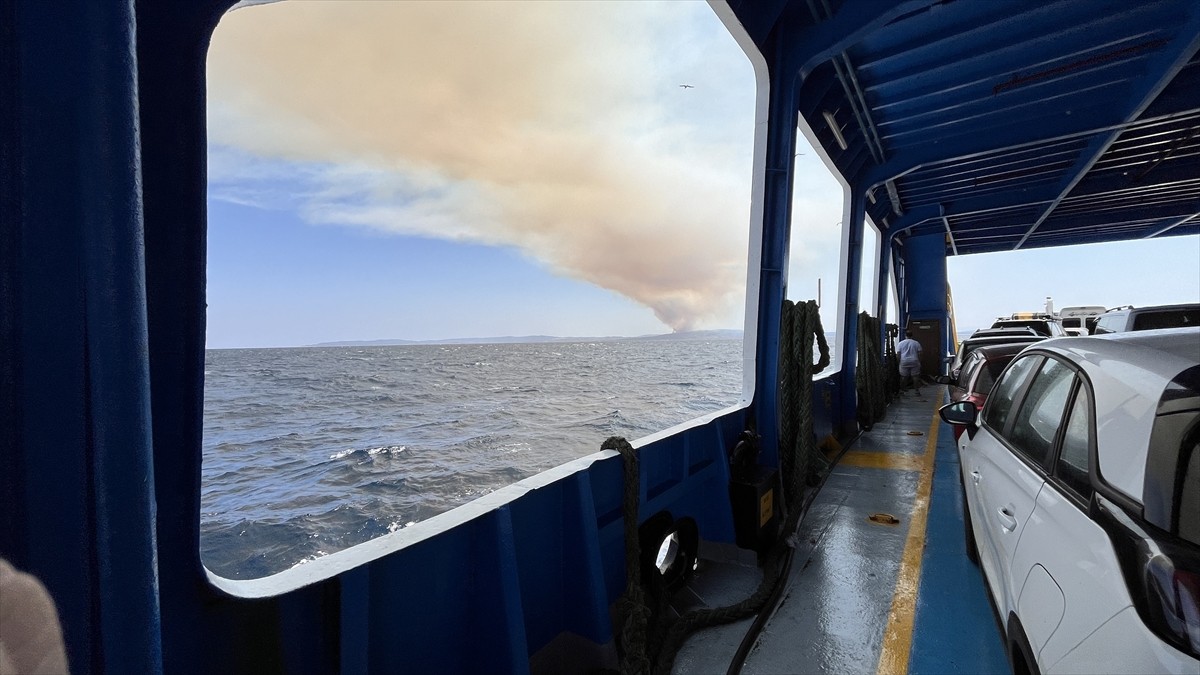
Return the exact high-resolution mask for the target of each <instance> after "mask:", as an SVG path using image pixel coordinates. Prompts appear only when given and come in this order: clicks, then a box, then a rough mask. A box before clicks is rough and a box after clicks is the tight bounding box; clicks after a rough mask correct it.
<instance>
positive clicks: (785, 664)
mask: <svg viewBox="0 0 1200 675" xmlns="http://www.w3.org/2000/svg"><path fill="white" fill-rule="evenodd" d="M943 391H944V389H943V388H942V387H940V386H937V385H926V386H925V387H923V389H922V395H921V396H917V395H916V394H915V393H911V392H910V393H907V394H904V395H902V396H901V397H900V398H899V399H898V400H896V401H894V402H893V403H892V404H891V405H890V406H889V408H888V412H887V416H886V417H885V418H884V420H882V421H880V422H878V423H876V424H875V425H874V427H873V428H872V429H871V430H870V431H865V432H863V433H862V434H861V435H860V436H859V437H858V438H857V439H856V440H855V441H854V443H852V444H851V445H849V446H848V447H847V448H846V449H845V451H844V452H843V453H841V455H840V458H839V459H838V460H837V462H836V464H834V465H833V466H832V468H831V469H830V471H829V474H828V475H827V477H826V478H825V480H824V483H823V485H822V486H821V488H820V489H819V491H818V492H817V494H816V497H815V499H813V501H812V503H811V504H810V505H809V507H808V511H807V514H806V515H805V517H804V520H803V522H802V523H801V527H800V531H799V533H798V535H797V539H798V541H799V544H798V546H797V552H796V558H795V560H794V562H793V565H792V568H791V574H790V576H789V577H788V579H787V580H786V582H784V590H783V593H782V599H781V600H780V602H779V603H778V605H777V606H776V607H775V609H774V611H773V613H772V614H771V615H770V618H769V620H768V621H767V622H766V624H765V626H763V627H762V628H761V630H760V631H757V632H753V633H751V630H752V626H753V624H754V623H755V620H754V619H753V618H751V619H744V620H741V621H737V622H734V623H730V624H727V625H724V626H716V627H712V628H706V629H702V630H700V631H698V632H697V633H695V634H693V635H692V636H691V638H690V639H689V640H688V642H687V643H686V644H685V645H684V647H683V648H682V649H681V650H680V652H679V655H678V657H677V658H676V661H675V664H674V669H673V672H676V673H709V672H725V671H726V666H728V667H729V672H738V671H737V670H735V668H740V671H741V672H743V673H755V674H758V673H761V674H770V673H881V674H883V673H903V672H909V673H914V674H919V673H981V674H982V673H1007V672H1010V670H1009V663H1008V659H1007V657H1006V654H1005V648H1004V641H1003V638H1002V635H1001V632H1000V628H999V624H998V623H997V620H996V618H995V612H994V610H993V608H992V605H991V602H990V601H989V599H988V597H987V591H986V589H985V587H984V583H983V578H982V576H981V574H980V570H979V568H978V567H977V566H976V565H975V564H974V563H972V562H970V561H969V560H968V558H967V555H966V551H965V548H964V541H965V540H964V538H963V512H962V492H961V491H962V488H961V484H960V482H959V465H958V450H957V448H956V447H955V444H954V435H953V433H952V431H951V429H950V427H949V426H948V425H946V424H945V423H944V422H942V421H940V420H939V419H938V417H937V408H938V406H939V405H940V404H941V403H942V399H943V393H942V392H943ZM881 515H882V516H892V517H893V518H894V519H895V521H896V522H891V520H890V519H886V518H880V517H879V516H881ZM871 516H877V519H878V520H882V521H883V522H878V520H872V519H871ZM760 576H761V574H760V573H759V570H758V568H757V567H756V566H755V565H754V560H753V557H752V556H751V557H749V558H747V557H746V556H744V555H742V556H741V557H740V558H739V557H737V556H736V555H733V554H731V555H730V556H729V557H726V558H724V559H701V561H700V565H699V568H698V569H697V571H696V576H695V577H694V579H693V582H692V584H691V585H690V586H689V588H688V589H687V590H685V591H684V592H682V593H681V595H682V596H684V597H685V598H688V599H685V600H678V599H677V604H681V605H689V606H688V607H681V609H684V610H686V609H690V605H691V604H692V603H694V604H696V605H711V606H722V605H729V604H732V603H735V602H737V601H739V600H740V599H741V598H742V597H744V596H745V595H748V594H749V593H750V592H751V591H753V589H754V586H755V584H756V583H757V582H758V579H759V578H760ZM747 635H750V636H751V637H750V638H749V639H750V641H751V645H752V646H751V648H750V650H749V651H748V653H746V652H745V651H744V649H743V653H744V654H745V656H744V658H743V659H735V657H736V656H737V655H738V652H739V647H740V646H741V644H742V642H743V641H744V640H746V639H747Z"/></svg>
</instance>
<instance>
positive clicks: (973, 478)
mask: <svg viewBox="0 0 1200 675" xmlns="http://www.w3.org/2000/svg"><path fill="white" fill-rule="evenodd" d="M980 478H982V476H980V475H979V472H978V471H972V472H971V482H972V483H974V484H975V485H979V479H980Z"/></svg>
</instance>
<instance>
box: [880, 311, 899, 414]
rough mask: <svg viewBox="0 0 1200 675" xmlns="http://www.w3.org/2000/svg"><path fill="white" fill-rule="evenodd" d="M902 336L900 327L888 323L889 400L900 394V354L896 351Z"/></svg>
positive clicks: (887, 375)
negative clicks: (897, 341) (897, 343)
mask: <svg viewBox="0 0 1200 675" xmlns="http://www.w3.org/2000/svg"><path fill="white" fill-rule="evenodd" d="M898 337H900V327H899V326H897V325H896V324H894V323H889V324H887V358H886V362H887V365H886V367H887V373H885V375H886V377H885V378H884V379H885V381H886V382H887V399H888V402H889V403H890V402H892V401H894V400H896V397H898V396H899V395H900V356H899V355H898V354H897V353H896V338H898Z"/></svg>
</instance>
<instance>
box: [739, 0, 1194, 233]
mask: <svg viewBox="0 0 1200 675" xmlns="http://www.w3.org/2000/svg"><path fill="white" fill-rule="evenodd" d="M729 4H730V7H731V8H732V9H733V11H734V14H735V15H736V16H737V18H738V20H739V21H741V23H742V25H743V27H744V28H745V29H746V31H747V33H748V34H749V36H750V38H751V39H752V40H753V41H754V42H755V44H756V45H757V46H758V48H759V49H760V51H761V52H762V53H763V54H764V55H765V56H766V58H767V61H768V64H769V66H770V68H771V69H772V70H773V71H778V70H780V69H791V70H794V71H795V72H796V75H797V77H798V78H799V81H798V83H797V97H796V100H797V107H798V109H799V113H800V115H802V116H803V117H804V119H805V120H806V121H807V123H808V125H809V126H810V128H811V129H812V130H813V132H814V133H815V135H816V137H817V139H818V141H819V142H820V144H821V145H822V146H823V148H824V151H825V152H826V153H827V154H828V156H829V157H830V159H831V160H832V161H833V163H834V164H835V165H836V167H837V170H838V171H839V172H840V173H841V174H842V175H843V177H845V178H846V180H847V181H848V182H849V183H850V185H851V188H852V189H854V190H856V191H860V192H865V194H866V195H867V197H868V199H867V201H866V213H867V215H869V216H870V217H871V219H872V221H873V222H874V223H875V224H876V225H878V226H879V227H880V229H881V230H882V231H883V232H884V233H895V234H901V233H907V234H909V235H916V234H929V233H933V232H946V233H947V234H948V236H947V238H946V240H947V242H946V247H947V254H951V255H959V254H967V253H984V252H992V251H1005V250H1017V249H1028V248H1037V247H1046V246H1062V245H1069V244H1086V243H1097V242H1105V241H1119V240H1129V239H1147V238H1154V237H1163V236H1171V235H1186V234H1197V233H1200V56H1198V54H1197V51H1198V48H1200V3H1198V2H1195V0H1157V1H1146V2H1129V1H1128V0H1116V1H1103V0H1051V1H1049V2H1044V1H1041V2H1000V1H992V0H986V1H985V0H907V1H902V2H897V1H895V0H886V1H879V0H774V1H773V2H771V1H765V0H731V1H730V3H729ZM834 126H836V129H835V128H834Z"/></svg>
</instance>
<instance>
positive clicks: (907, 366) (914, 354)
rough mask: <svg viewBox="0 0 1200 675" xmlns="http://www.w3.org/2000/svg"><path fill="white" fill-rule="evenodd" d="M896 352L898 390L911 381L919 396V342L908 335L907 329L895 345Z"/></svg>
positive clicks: (905, 386)
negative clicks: (898, 370)
mask: <svg viewBox="0 0 1200 675" xmlns="http://www.w3.org/2000/svg"><path fill="white" fill-rule="evenodd" d="M896 354H897V355H898V356H899V357H900V378H901V379H900V390H901V391H903V390H905V389H907V388H908V384H909V383H910V382H911V383H912V385H913V387H914V388H916V390H917V396H920V395H921V343H920V342H917V341H916V340H914V339H912V338H910V337H908V331H905V332H904V339H903V340H901V341H900V343H899V344H897V345H896Z"/></svg>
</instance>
